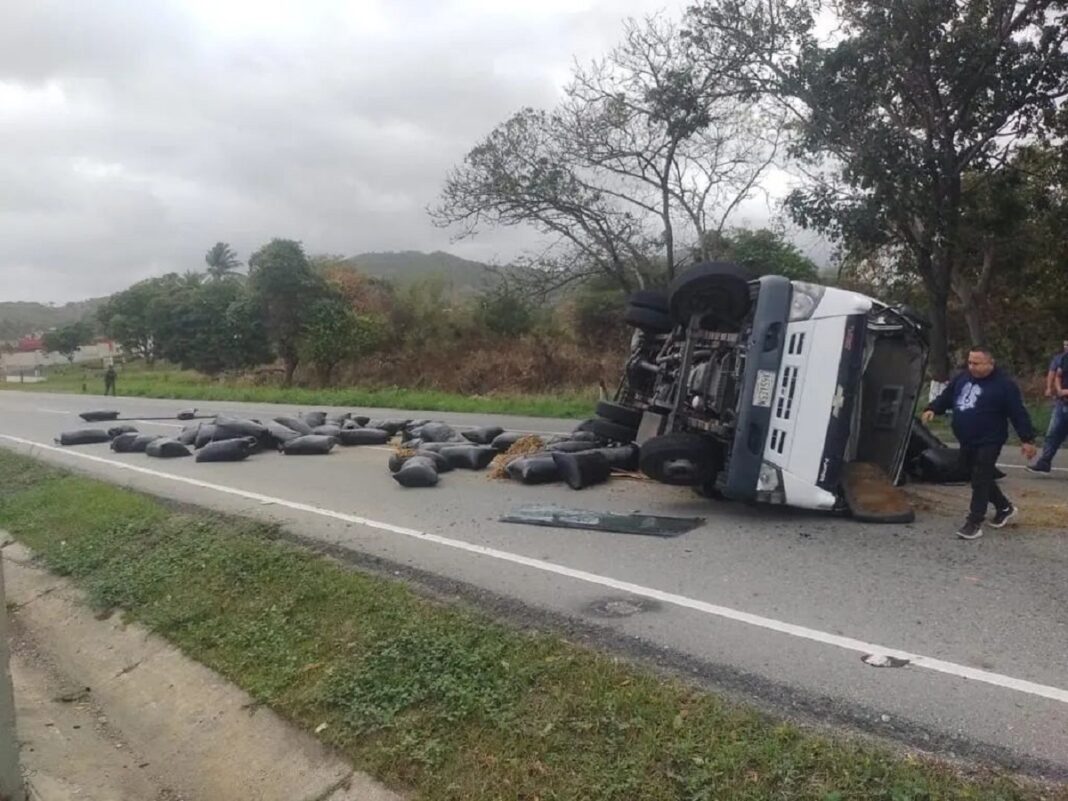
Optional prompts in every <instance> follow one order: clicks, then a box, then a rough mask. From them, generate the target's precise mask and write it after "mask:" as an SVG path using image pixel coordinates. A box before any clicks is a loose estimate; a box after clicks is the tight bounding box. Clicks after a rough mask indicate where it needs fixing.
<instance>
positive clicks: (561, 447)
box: [545, 439, 598, 453]
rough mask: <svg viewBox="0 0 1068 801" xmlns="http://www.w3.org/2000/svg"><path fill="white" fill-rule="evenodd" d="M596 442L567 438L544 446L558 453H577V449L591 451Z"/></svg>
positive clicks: (595, 446)
mask: <svg viewBox="0 0 1068 801" xmlns="http://www.w3.org/2000/svg"><path fill="white" fill-rule="evenodd" d="M597 447H598V446H597V443H596V442H589V441H582V440H577V439H567V440H564V441H563V442H553V443H552V444H550V445H546V446H545V450H547V451H553V452H559V453H578V452H579V451H592V450H594V449H596V448H597Z"/></svg>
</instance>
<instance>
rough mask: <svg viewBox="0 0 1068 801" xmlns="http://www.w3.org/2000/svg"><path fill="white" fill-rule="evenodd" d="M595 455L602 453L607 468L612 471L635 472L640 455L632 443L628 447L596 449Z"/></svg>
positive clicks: (618, 446)
mask: <svg viewBox="0 0 1068 801" xmlns="http://www.w3.org/2000/svg"><path fill="white" fill-rule="evenodd" d="M596 452H597V453H603V454H604V456H605V458H606V459H608V466H609V467H611V468H612V469H613V470H637V469H638V458H639V456H640V454H641V451H640V450H639V448H638V446H637V445H635V444H634V443H633V442H632V443H630V444H629V445H617V446H615V447H612V448H597V450H596ZM587 453H593V451H587Z"/></svg>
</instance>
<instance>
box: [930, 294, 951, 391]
mask: <svg viewBox="0 0 1068 801" xmlns="http://www.w3.org/2000/svg"><path fill="white" fill-rule="evenodd" d="M948 323H949V315H948V314H947V313H946V299H945V298H943V299H942V301H941V303H939V302H937V301H936V300H935V299H934V298H932V299H931V353H930V357H929V359H928V362H927V364H928V368H927V369H928V372H930V374H931V378H933V379H934V380H935V381H948V380H949V373H950V363H949V324H948Z"/></svg>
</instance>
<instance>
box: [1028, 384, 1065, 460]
mask: <svg viewBox="0 0 1068 801" xmlns="http://www.w3.org/2000/svg"><path fill="white" fill-rule="evenodd" d="M1065 438H1068V402H1066V401H1063V400H1062V401H1059V402H1058V403H1057V405H1056V406H1055V407H1054V409H1053V419H1052V420H1050V424H1049V431H1047V432H1046V441H1045V443H1044V444H1043V447H1042V455H1041V456H1040V457H1038V461H1037V462H1036V463H1035V464H1036V466H1038V467H1049V466H1050V463H1051V462H1052V461H1053V457H1054V456H1056V455H1057V451H1058V450H1059V449H1060V447H1061V445H1063V444H1064V440H1065Z"/></svg>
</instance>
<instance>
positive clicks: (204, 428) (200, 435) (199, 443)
mask: <svg viewBox="0 0 1068 801" xmlns="http://www.w3.org/2000/svg"><path fill="white" fill-rule="evenodd" d="M214 436H215V423H201V424H200V428H198V429H197V438H196V439H195V440H193V447H194V448H197V449H200V448H203V447H204V446H205V445H207V444H208V443H209V442H211V440H212V437H214Z"/></svg>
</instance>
